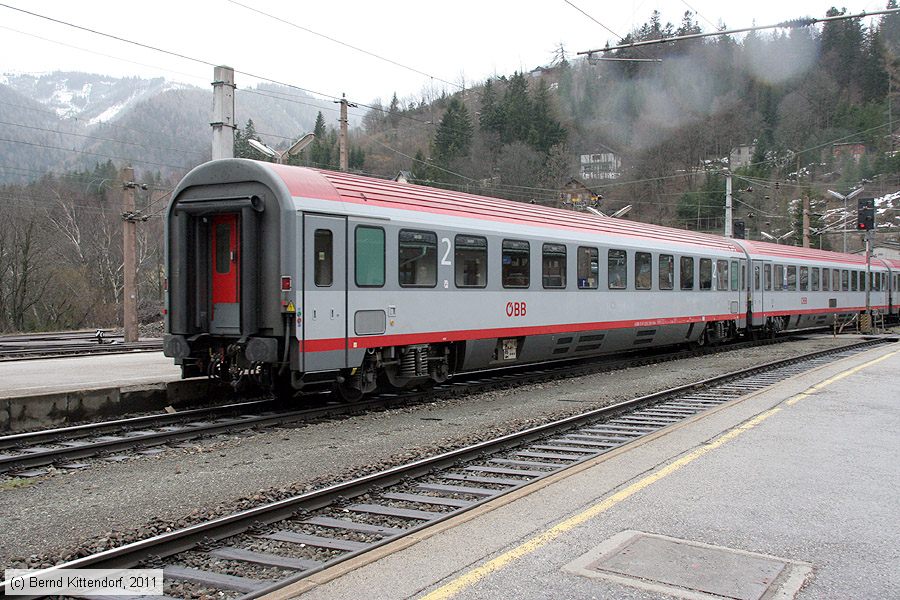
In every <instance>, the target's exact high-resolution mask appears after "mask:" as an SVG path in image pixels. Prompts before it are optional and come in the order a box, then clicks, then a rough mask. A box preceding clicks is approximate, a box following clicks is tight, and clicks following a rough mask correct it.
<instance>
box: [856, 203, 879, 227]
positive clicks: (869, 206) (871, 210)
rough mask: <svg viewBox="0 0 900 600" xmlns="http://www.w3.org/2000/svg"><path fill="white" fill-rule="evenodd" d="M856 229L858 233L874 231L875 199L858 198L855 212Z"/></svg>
mask: <svg viewBox="0 0 900 600" xmlns="http://www.w3.org/2000/svg"><path fill="white" fill-rule="evenodd" d="M856 229H858V230H859V231H874V230H875V198H860V199H859V207H858V209H857V211H856Z"/></svg>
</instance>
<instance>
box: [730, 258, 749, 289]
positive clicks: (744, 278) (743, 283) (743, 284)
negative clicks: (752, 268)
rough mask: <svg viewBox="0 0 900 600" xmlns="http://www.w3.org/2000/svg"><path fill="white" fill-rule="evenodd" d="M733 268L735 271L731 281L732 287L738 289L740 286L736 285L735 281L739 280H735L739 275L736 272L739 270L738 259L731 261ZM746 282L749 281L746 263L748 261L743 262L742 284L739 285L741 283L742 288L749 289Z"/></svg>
mask: <svg viewBox="0 0 900 600" xmlns="http://www.w3.org/2000/svg"><path fill="white" fill-rule="evenodd" d="M731 270H732V271H733V273H732V274H731V283H732V285H731V289H732V290H736V289H738V286H737V285H734V284H735V283H737V282H736V281H735V279H737V277H738V276H737V275H736V274H735V273H737V270H738V269H737V261H736V260H733V261H731ZM746 283H747V265H746V263H743V262H742V263H741V271H740V284H739V285H740V288H741V289H742V290H745V289H747V288H746V287H745V284H746Z"/></svg>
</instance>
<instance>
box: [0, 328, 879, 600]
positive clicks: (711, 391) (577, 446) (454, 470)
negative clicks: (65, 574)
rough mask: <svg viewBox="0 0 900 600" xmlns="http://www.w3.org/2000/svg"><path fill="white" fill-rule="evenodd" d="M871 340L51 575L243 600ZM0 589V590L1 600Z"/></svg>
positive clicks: (262, 510) (110, 553)
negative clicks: (154, 583)
mask: <svg viewBox="0 0 900 600" xmlns="http://www.w3.org/2000/svg"><path fill="white" fill-rule="evenodd" d="M887 341H896V340H870V341H864V342H861V343H859V344H854V345H852V346H847V347H843V348H839V349H831V350H827V351H819V352H814V353H811V354H807V355H803V356H799V357H795V358H791V359H787V360H781V361H776V362H772V363H769V364H766V365H761V366H756V367H752V368H749V369H744V370H741V371H737V372H734V373H730V374H728V375H724V376H720V377H715V378H711V379H707V380H704V381H699V382H696V383H693V384H689V385H685V386H680V387H677V388H672V389H669V390H666V391H664V392H661V393H657V394H652V395H649V396H644V397H640V398H635V399H633V400H629V401H626V402H622V403H619V404H616V405H613V406H609V407H605V408H602V409H598V410H593V411H589V412H586V413H584V414H581V415H577V416H574V417H570V418H567V419H563V420H560V421H556V422H553V423H549V424H546V425H542V426H538V427H534V428H532V429H528V430H525V431H521V432H518V433H515V434H511V435H506V436H503V437H499V438H497V439H494V440H490V441H486V442H482V443H479V444H475V445H473V446H469V447H466V448H460V449H458V450H454V451H451V452H447V453H444V454H441V455H438V456H433V457H428V458H425V459H421V460H418V461H415V462H412V463H409V464H407V465H403V466H400V467H395V468H392V469H388V470H386V471H383V472H380V473H376V474H372V475H368V476H365V477H361V478H359V479H355V480H352V481H348V482H345V483H340V484H337V485H333V486H330V487H327V488H324V489H320V490H316V491H312V492H309V493H305V494H301V495H298V496H295V497H292V498H288V499H285V500H281V501H279V502H274V503H270V504H266V505H263V506H259V507H257V508H254V509H251V510H246V511H243V512H240V513H236V514H233V515H230V516H227V517H222V518H218V519H214V520H211V521H208V522H204V523H200V524H197V525H194V526H191V527H187V528H184V529H180V530H177V531H172V532H170V533H166V534H163V535H159V536H156V537H153V538H150V539H146V540H143V541H138V542H134V543H131V544H128V545H125V546H122V547H119V548H114V549H110V550H106V551H104V552H100V553H98V554H95V555H91V556H87V557H84V558H80V559H77V560H74V561H71V562H69V563H66V564H62V565H58V566H57V567H53V568H52V569H49V570H47V572H48V573H49V572H52V571H53V570H55V569H60V568H113V567H116V568H122V567H137V566H140V567H147V568H162V569H163V572H164V576H165V582H166V585H165V589H164V593H165V594H166V595H167V596H179V595H186V594H197V593H207V594H210V593H216V592H217V591H218V593H219V596H220V597H226V598H234V597H240V598H242V600H250V599H252V598H257V597H260V596H262V595H264V594H266V593H270V592H273V591H275V590H277V589H280V588H282V587H284V586H286V585H288V584H290V583H293V582H296V581H299V580H301V579H303V578H306V577H309V576H310V575H313V574H314V573H317V572H319V571H322V570H324V569H326V568H328V567H330V566H332V565H335V564H337V563H339V562H342V561H345V560H347V559H350V558H352V557H355V556H359V555H361V554H364V553H366V552H369V551H371V550H373V549H375V548H378V547H380V546H383V545H385V544H388V543H390V542H392V541H395V540H397V539H399V538H400V537H403V536H407V535H410V534H412V533H415V532H417V531H420V530H422V529H424V528H427V527H430V526H432V525H434V524H435V523H438V522H440V521H443V520H446V519H449V518H451V517H454V516H456V515H458V514H460V513H462V512H464V511H466V510H470V509H472V508H473V507H476V506H479V505H481V504H483V503H485V502H488V501H490V500H492V499H494V498H496V497H499V496H501V495H503V494H506V493H509V492H511V491H513V490H517V489H519V488H521V487H523V486H527V485H529V484H531V483H533V482H535V481H538V480H540V479H543V478H545V477H548V476H551V475H553V474H555V473H558V472H560V471H562V470H565V469H567V468H570V467H572V466H574V465H577V464H580V463H582V462H584V461H587V460H591V459H593V458H595V457H597V456H599V455H601V454H603V453H605V452H609V451H611V450H613V449H615V448H618V447H621V446H623V445H626V444H628V443H631V442H633V441H635V440H638V439H640V438H642V437H644V436H647V435H649V434H651V433H654V432H656V431H659V430H661V429H664V428H666V427H671V426H673V425H675V424H677V423H679V422H681V421H683V420H685V419H687V418H690V417H691V416H694V415H697V414H699V413H702V412H704V411H706V410H709V409H711V408H714V407H716V406H720V405H722V404H725V403H727V402H729V401H731V400H733V399H736V398H739V397H741V396H744V395H746V394H749V393H752V392H755V391H758V390H760V389H763V388H766V387H768V386H770V385H772V384H774V383H777V382H779V381H782V380H784V379H787V378H789V377H792V376H794V375H797V374H799V373H802V372H805V371H808V370H810V369H813V368H816V367H819V366H821V365H824V364H827V363H830V362H833V361H835V360H839V359H841V358H845V357H848V356H852V355H854V354H856V353H859V352H862V351H864V350H867V349H869V348H871V347H872V346H874V345H877V344H882V343H886V342H887ZM5 585H6V584H5V582H4V584H2V585H0V591H3V590H5Z"/></svg>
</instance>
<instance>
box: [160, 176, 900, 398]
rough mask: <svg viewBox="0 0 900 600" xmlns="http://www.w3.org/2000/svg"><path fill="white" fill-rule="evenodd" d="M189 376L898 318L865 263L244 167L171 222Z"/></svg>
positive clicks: (434, 368) (472, 362)
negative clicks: (860, 316)
mask: <svg viewBox="0 0 900 600" xmlns="http://www.w3.org/2000/svg"><path fill="white" fill-rule="evenodd" d="M166 238H167V241H166V248H167V259H166V264H167V269H168V273H167V303H166V311H167V328H168V334H167V335H166V337H165V341H164V348H165V352H166V355H167V356H171V357H174V358H175V360H176V362H177V363H178V364H180V365H181V366H182V370H183V374H184V375H185V376H186V377H188V376H195V375H200V374H210V375H215V376H218V377H222V378H224V379H229V380H237V379H239V378H241V377H243V376H246V375H252V376H254V377H258V378H261V379H264V380H266V381H268V382H270V383H271V384H273V385H274V386H275V387H277V388H280V389H282V390H285V391H291V390H302V389H304V388H313V387H321V386H323V385H332V384H334V385H336V386H337V388H338V389H339V390H340V391H341V392H342V393H344V394H345V395H347V396H357V395H359V394H362V393H366V392H369V391H372V390H374V389H375V388H376V386H378V385H379V384H383V385H387V386H393V387H404V386H409V385H421V384H426V383H428V382H432V381H437V382H440V381H443V380H445V379H447V378H448V377H449V376H451V375H452V374H453V373H458V372H462V371H470V370H477V369H483V368H488V367H496V366H503V365H511V364H520V363H530V362H540V361H547V360H553V359H568V358H573V357H580V356H591V355H598V354H608V353H615V352H620V351H623V350H631V349H636V348H642V347H653V346H663V345H676V344H683V343H705V342H708V341H718V340H725V339H728V338H732V337H735V336H737V335H743V334H746V333H747V332H751V331H762V332H774V331H778V330H787V329H799V328H804V327H809V326H814V325H825V324H829V323H831V322H832V321H833V320H834V319H835V318H840V317H843V316H848V315H852V314H855V313H859V312H860V311H862V310H863V309H864V307H865V289H866V285H867V283H868V284H870V289H871V296H872V297H871V304H872V305H873V307H874V309H875V310H877V311H881V312H885V313H887V312H891V311H892V312H893V313H894V314H896V312H897V297H898V291H897V290H898V286H900V277H898V275H897V273H898V267H900V264H889V263H885V262H882V261H873V262H872V268H871V274H870V275H868V276H867V275H866V265H865V261H864V259H861V258H860V257H858V256H855V255H847V254H839V253H834V252H823V251H817V250H810V249H802V248H794V247H789V246H780V245H774V244H767V243H761V242H751V241H745V240H733V239H727V238H722V237H718V236H713V235H705V234H700V233H694V232H689V231H682V230H678V229H671V228H666V227H659V226H654V225H646V224H641V223H635V222H631V221H623V220H619V219H610V218H603V217H599V216H595V215H590V214H585V213H577V212H572V211H565V210H558V209H552V208H547V207H543V206H539V205H534V204H524V203H518V202H512V201H507V200H500V199H496V198H486V197H480V196H475V195H471V194H463V193H457V192H452V191H446V190H440V189H435V188H428V187H421V186H415V185H409V184H402V183H396V182H389V181H382V180H379V179H373V178H368V177H361V176H357V175H350V174H346V173H334V172H328V171H319V170H314V169H307V168H300V167H289V166H283V165H275V164H271V163H262V162H255V161H249V160H242V159H234V160H231V159H229V160H219V161H213V162H210V163H206V164H204V165H201V166H199V167H197V168H196V169H194V170H193V171H191V172H190V173H189V174H188V175H187V176H186V177H185V178H184V180H183V181H182V182H181V183H180V184H179V186H178V187H177V188H176V190H175V192H174V193H173V196H172V200H171V202H170V204H169V207H168V211H167V217H166Z"/></svg>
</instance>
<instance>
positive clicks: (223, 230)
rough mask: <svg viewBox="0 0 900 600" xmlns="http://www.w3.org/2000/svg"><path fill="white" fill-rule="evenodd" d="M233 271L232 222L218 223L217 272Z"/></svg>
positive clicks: (223, 273)
mask: <svg viewBox="0 0 900 600" xmlns="http://www.w3.org/2000/svg"><path fill="white" fill-rule="evenodd" d="M229 271H231V223H217V224H216V273H220V274H222V275H225V274H226V273H228V272H229Z"/></svg>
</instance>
